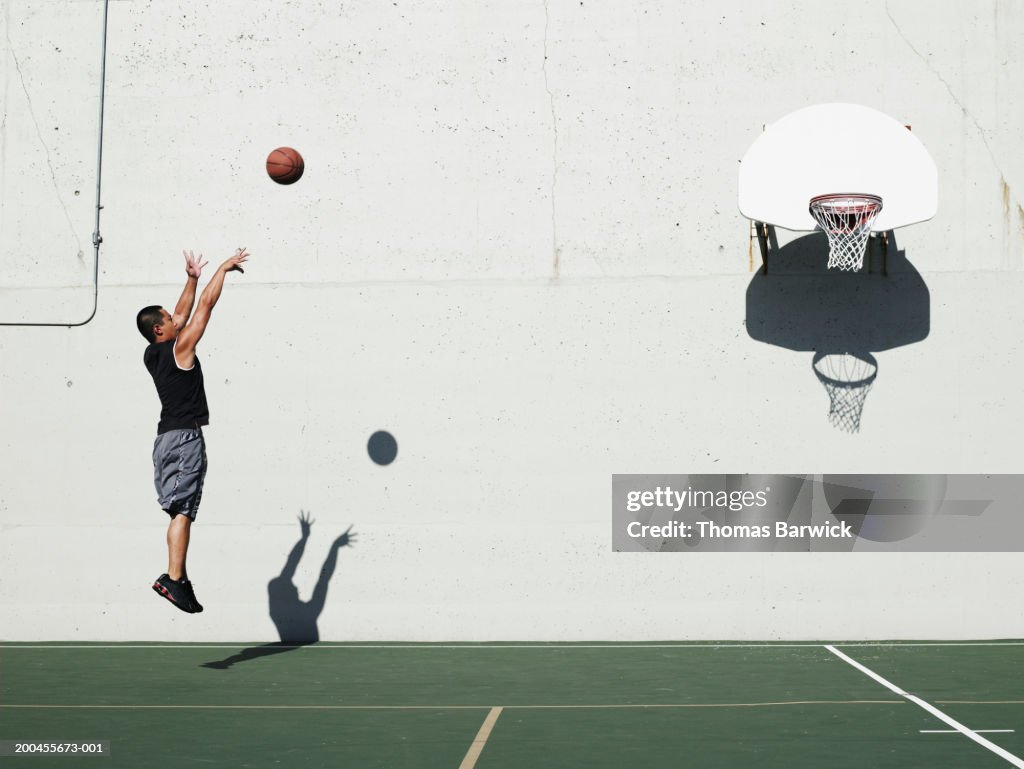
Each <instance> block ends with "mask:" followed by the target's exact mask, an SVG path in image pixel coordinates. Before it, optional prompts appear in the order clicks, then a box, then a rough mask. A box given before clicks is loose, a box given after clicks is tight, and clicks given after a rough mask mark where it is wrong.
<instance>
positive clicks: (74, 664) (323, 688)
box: [0, 641, 1024, 769]
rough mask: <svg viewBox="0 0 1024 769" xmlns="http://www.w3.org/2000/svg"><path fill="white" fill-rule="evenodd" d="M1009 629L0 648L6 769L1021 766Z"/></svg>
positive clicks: (1017, 674)
mask: <svg viewBox="0 0 1024 769" xmlns="http://www.w3.org/2000/svg"><path fill="white" fill-rule="evenodd" d="M1022 671H1024V643H1021V642H1011V641H1003V642H990V643H873V644H864V643H848V644H840V643H835V644H824V643H801V644H797V643H793V644H784V643H779V644H738V643H736V644H729V643H722V644H711V643H701V644H698V643H692V644H684V643H679V644H674V643H648V644H610V643H609V644H387V645H371V644H364V645H360V644H326V643H324V644H315V645H311V646H299V647H285V646H281V645H264V646H251V647H246V646H244V645H234V646H230V645H201V644H194V645H186V644H174V645H157V644H3V645H0V740H3V741H25V742H27V741H41V742H50V743H55V742H71V741H83V742H89V741H91V742H96V741H108V742H109V743H110V753H109V755H106V756H80V755H75V756H71V755H40V754H33V755H24V754H22V755H19V756H14V757H11V756H6V757H2V758H0V766H3V767H7V766H9V767H22V766H24V767H38V768H39V769H44V768H45V767H64V768H66V769H72V767H87V768H90V769H91V768H92V767H97V769H99V767H106V769H112V768H113V767H119V768H120V767H124V768H125V769H160V768H161V767H168V768H170V767H174V768H175V769H187V768H189V767H205V766H210V767H239V768H242V767H253V768H263V767H289V768H290V767H302V768H303V769H314V768H316V767H332V768H337V767H360V768H367V769H369V768H371V767H381V768H382V769H383V768H384V767H387V768H388V769H402V768H404V767H409V768H410V769H412V768H413V767H415V768H417V769H420V768H423V767H438V768H439V769H442V768H447V767H451V768H452V769H471V768H472V767H476V769H498V768H499V767H500V768H508V769H511V768H512V767H515V768H516V769H523V768H526V767H528V768H530V769H535V768H537V767H559V768H560V769H562V768H564V767H587V768H588V769H592V768H599V767H609V768H611V767H615V768H616V769H619V768H625V769H632V768H633V767H666V768H667V767H673V768H676V767H681V766H692V767H704V768H705V769H716V768H718V767H721V768H722V769H725V768H727V767H728V768H729V769H737V768H738V767H757V768H758V769H769V768H770V767H780V768H781V767H785V769H796V768H798V767H814V768H815V769H818V768H820V767H829V768H830V769H846V768H847V767H870V768H871V769H878V768H880V767H894V768H896V767H899V768H900V769H908V768H910V767H922V768H924V767H927V768H928V769H946V768H947V767H948V768H949V769H964V768H965V767H966V768H969V769H986V768H987V767H1006V766H1017V767H1024V760H1022V758H1021V757H1022V756H1024V686H1022V683H1024V672H1022Z"/></svg>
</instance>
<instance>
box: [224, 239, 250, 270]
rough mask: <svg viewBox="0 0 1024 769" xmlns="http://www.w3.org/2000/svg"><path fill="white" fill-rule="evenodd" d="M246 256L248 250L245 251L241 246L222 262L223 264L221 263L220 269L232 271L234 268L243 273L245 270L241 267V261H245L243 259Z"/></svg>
mask: <svg viewBox="0 0 1024 769" xmlns="http://www.w3.org/2000/svg"><path fill="white" fill-rule="evenodd" d="M248 258H249V252H248V251H246V250H245V247H244V246H243V247H242V248H239V249H238V250H236V251H235V255H234V256H232V257H231V258H229V259H228V260H227V261H225V262H224V264H222V265H221V269H223V270H224V272H233V271H235V270H238V271H239V272H240V273H242V274H243V275H244V274H245V270H243V269H242V263H243V262H245V260H246V259H248Z"/></svg>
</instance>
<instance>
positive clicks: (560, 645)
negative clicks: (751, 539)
mask: <svg viewBox="0 0 1024 769" xmlns="http://www.w3.org/2000/svg"><path fill="white" fill-rule="evenodd" d="M271 645H272V646H273V648H276V649H485V650H486V649H820V648H821V642H820V641H815V642H808V643H770V642H765V643H635V644H627V643H623V644H617V643H608V644H580V643H574V642H572V641H553V642H551V643H541V644H502V643H494V644H474V643H465V644H450V643H449V644H434V643H407V644H403V643H392V644H346V643H333V644H332V643H315V644H276V643H275V644H271V643H270V642H249V641H240V642H238V643H221V644H160V643H152V644H116V643H115V644H103V643H95V644H61V643H50V644H30V643H2V644H0V649H237V648H238V647H240V646H243V647H248V646H271ZM833 645H834V646H842V647H844V648H851V647H860V646H864V647H872V648H875V647H883V648H891V647H901V646H907V647H917V646H1024V641H907V642H905V643H901V642H899V641H850V642H842V641H838V642H835V643H834V644H833Z"/></svg>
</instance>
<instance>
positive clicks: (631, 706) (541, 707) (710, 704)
mask: <svg viewBox="0 0 1024 769" xmlns="http://www.w3.org/2000/svg"><path fill="white" fill-rule="evenodd" d="M905 704H906V701H905V700H791V701H786V702H686V703H647V704H644V703H639V704H638V703H625V704H620V705H612V704H608V705H503V706H502V707H500V708H498V710H501V709H502V708H504V709H505V710H599V709H609V710H620V709H621V710H629V709H645V708H770V707H784V706H787V705H905ZM979 704H980V703H979ZM3 708H9V709H12V710H15V709H51V710H89V709H94V710H130V709H133V708H136V709H149V710H486V709H488V708H490V709H491V710H493V709H494V708H493V707H492V706H491V705H33V704H21V705H4V704H0V709H3Z"/></svg>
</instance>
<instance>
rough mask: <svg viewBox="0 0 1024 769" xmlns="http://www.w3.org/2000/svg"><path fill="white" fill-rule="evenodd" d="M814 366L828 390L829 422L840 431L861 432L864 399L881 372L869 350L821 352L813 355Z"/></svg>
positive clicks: (815, 371)
mask: <svg viewBox="0 0 1024 769" xmlns="http://www.w3.org/2000/svg"><path fill="white" fill-rule="evenodd" d="M812 365H813V366H814V373H815V374H817V375H818V379H819V381H820V382H821V383H822V384H823V385H825V390H826V392H828V399H829V410H828V419H829V421H830V422H831V423H832V424H833V425H834V426H836V427H838V428H839V429H840V430H845V431H846V432H848V433H855V432H858V431H859V430H860V414H861V412H862V411H863V410H864V400H865V399H866V398H867V397H868V392H869V391H870V390H871V385H873V384H874V383H875V376H876V375H877V374H878V361H876V360H875V358H874V356H872V355H868V354H866V353H862V354H861V355H851V354H850V353H843V354H841V355H836V354H832V353H821V352H819V353H818V354H817V355H815V356H814V363H813V364H812Z"/></svg>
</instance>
